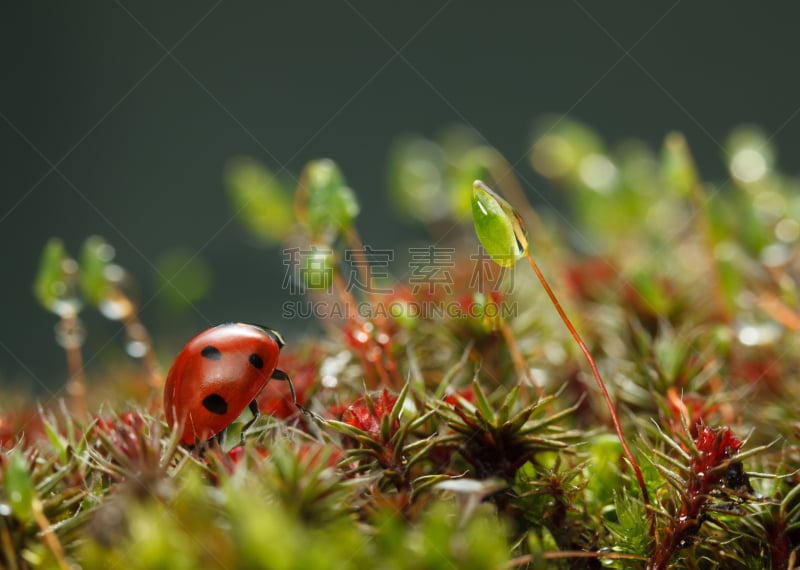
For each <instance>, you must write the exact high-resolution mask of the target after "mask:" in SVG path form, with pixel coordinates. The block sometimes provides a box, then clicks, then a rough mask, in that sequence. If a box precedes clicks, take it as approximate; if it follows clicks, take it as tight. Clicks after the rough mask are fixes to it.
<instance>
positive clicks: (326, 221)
mask: <svg viewBox="0 0 800 570" xmlns="http://www.w3.org/2000/svg"><path fill="white" fill-rule="evenodd" d="M295 199H296V202H295V204H296V209H297V213H298V218H299V219H300V222H301V223H303V224H304V225H305V226H306V229H307V230H308V232H309V233H310V234H311V235H312V236H315V237H319V236H324V235H325V234H327V233H328V232H331V231H332V232H335V233H339V232H343V231H347V230H349V229H350V227H351V226H352V225H353V220H355V218H356V216H357V215H358V212H359V206H358V201H357V200H356V196H355V194H354V193H353V191H352V190H351V189H350V188H349V187H348V186H347V183H346V182H345V179H344V176H343V175H342V172H341V171H340V170H339V167H338V166H337V165H336V163H335V162H333V161H332V160H328V159H323V160H314V161H312V162H309V163H308V164H307V165H306V167H305V168H304V169H303V174H302V175H301V176H300V183H299V185H298V187H297V196H296V197H295Z"/></svg>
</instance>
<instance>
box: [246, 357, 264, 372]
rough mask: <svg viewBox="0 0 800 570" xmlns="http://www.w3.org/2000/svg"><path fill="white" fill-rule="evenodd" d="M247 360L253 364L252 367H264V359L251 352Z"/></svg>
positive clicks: (259, 368)
mask: <svg viewBox="0 0 800 570" xmlns="http://www.w3.org/2000/svg"><path fill="white" fill-rule="evenodd" d="M248 360H249V361H250V364H252V365H253V368H257V369H258V370H261V369H262V368H264V360H263V359H262V358H261V357H260V356H259V355H257V354H251V355H250V357H249V358H248Z"/></svg>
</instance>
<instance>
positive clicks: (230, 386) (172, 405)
mask: <svg viewBox="0 0 800 570" xmlns="http://www.w3.org/2000/svg"><path fill="white" fill-rule="evenodd" d="M284 344H285V343H284V340H283V337H282V336H281V334H280V333H279V332H277V331H275V330H272V329H270V328H267V327H262V326H259V325H253V324H247V323H225V324H221V325H217V326H215V327H212V328H209V329H206V330H204V331H203V332H201V333H200V334H198V335H197V336H195V337H194V338H192V339H191V340H190V341H189V342H188V343H186V346H184V347H183V349H182V350H181V351H180V353H178V356H177V357H176V358H175V362H174V363H173V364H172V367H171V368H170V370H169V373H168V374H167V380H166V383H165V385H164V413H165V415H166V419H167V424H168V425H169V427H170V429H178V430H181V436H180V441H181V442H182V443H184V444H186V445H198V444H204V443H206V442H207V441H209V440H210V439H212V438H214V437H216V438H217V439H218V441H219V443H222V442H223V441H224V437H225V430H226V428H227V427H228V426H229V425H230V424H231V423H233V421H234V420H236V418H238V417H239V415H240V414H241V413H242V412H243V411H244V410H245V408H249V409H250V411H251V412H252V414H253V418H252V419H251V420H249V421H248V422H247V423H246V424H245V425H244V427H243V428H242V433H244V431H245V430H246V429H247V428H248V427H250V426H251V425H252V424H253V422H255V421H256V419H257V418H258V413H259V412H258V404H257V402H256V400H255V398H256V396H257V395H258V393H259V392H260V391H261V390H262V389H263V388H264V386H266V385H267V383H268V382H269V381H270V380H280V381H286V382H288V383H289V389H290V391H291V395H292V401H293V402H294V403H295V405H296V398H295V393H294V386H293V385H292V382H291V379H290V378H289V375H288V374H286V372H284V371H282V370H279V369H278V368H277V365H278V357H279V355H280V351H281V348H283V346H284Z"/></svg>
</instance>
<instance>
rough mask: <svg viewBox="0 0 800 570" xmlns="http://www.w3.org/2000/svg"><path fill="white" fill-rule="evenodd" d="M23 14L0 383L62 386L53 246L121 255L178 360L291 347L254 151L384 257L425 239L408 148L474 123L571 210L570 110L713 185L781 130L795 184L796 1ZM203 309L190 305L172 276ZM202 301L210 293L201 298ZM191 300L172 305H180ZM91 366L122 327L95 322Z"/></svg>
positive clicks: (5, 146)
mask: <svg viewBox="0 0 800 570" xmlns="http://www.w3.org/2000/svg"><path fill="white" fill-rule="evenodd" d="M507 4H508V7H502V5H497V4H495V5H493V7H492V8H487V6H488V4H487V3H484V2H452V1H450V2H442V1H430V0H429V1H425V2H408V1H407V2H402V3H400V2H397V3H388V2H366V1H363V0H350V1H343V2H339V1H327V2H302V1H298V2H285V3H263V2H230V1H228V2H225V1H221V0H219V1H217V0H213V1H207V0H192V1H191V2H189V1H180V2H170V3H167V4H165V3H155V2H153V3H132V2H127V1H125V2H123V1H111V2H98V1H94V0H87V1H84V2H79V3H58V2H48V3H13V4H10V3H6V4H5V5H4V6H3V7H2V8H0V61H1V62H2V79H1V80H0V81H1V82H2V83H0V85H1V86H2V87H1V88H0V151H1V154H0V156H2V158H1V159H0V161H1V162H0V164H1V165H2V166H1V167H0V252H2V254H1V255H2V256H1V257H0V260H2V266H0V267H1V269H0V271H2V278H1V279H0V299H1V300H0V385H2V386H7V385H8V384H9V383H15V384H18V385H23V386H27V387H29V388H30V390H31V391H41V390H45V389H52V390H55V389H57V388H60V387H61V386H62V385H63V383H64V379H65V377H66V363H65V359H64V353H63V351H62V350H61V349H60V348H59V347H58V346H57V345H56V343H55V341H54V334H53V327H54V325H55V323H56V317H55V316H54V315H53V314H51V313H48V312H46V311H45V310H44V309H42V308H41V307H40V306H39V305H38V303H37V302H36V300H35V299H34V297H33V295H32V283H33V279H34V276H35V273H36V268H37V266H38V263H39V256H40V253H41V251H42V248H43V246H44V245H45V243H46V242H47V240H48V239H49V238H51V237H52V236H58V237H60V238H62V239H63V240H64V244H65V246H66V248H67V249H68V250H69V251H70V253H72V254H73V255H77V254H78V252H79V250H80V247H81V244H82V243H83V241H84V239H85V238H86V237H87V236H89V235H93V234H99V235H102V236H103V237H105V238H106V239H107V240H108V242H109V243H111V244H113V246H114V248H115V250H116V258H115V259H116V261H117V262H118V263H119V264H120V265H122V266H124V267H125V268H126V269H127V270H128V271H129V272H130V274H131V275H132V276H133V277H134V279H135V281H136V283H137V287H138V296H139V299H140V301H141V303H142V310H141V318H142V321H143V322H144V324H145V325H147V326H148V328H150V329H151V331H152V332H153V334H154V336H155V337H156V340H157V343H158V346H159V351H160V353H161V356H162V360H163V361H164V363H165V365H168V363H169V359H170V358H171V354H174V352H173V351H175V350H177V349H178V348H180V346H181V345H182V343H183V342H185V340H186V339H188V337H189V336H191V335H192V334H194V333H195V332H197V331H199V330H200V329H202V328H204V327H205V326H208V325H209V324H212V323H217V322H222V321H231V320H245V321H253V322H263V323H265V324H270V325H272V326H274V327H276V328H279V329H281V330H284V331H287V336H288V337H289V340H290V342H291V341H292V339H296V338H299V337H300V336H301V335H302V334H304V333H307V332H308V330H310V328H311V327H313V324H312V323H311V322H301V323H297V322H295V323H285V322H281V318H280V302H281V300H283V299H284V298H285V292H284V291H282V288H281V283H282V280H283V277H284V272H285V267H284V265H283V264H282V259H281V251H280V249H279V248H277V247H266V246H264V245H263V244H261V243H260V242H259V241H258V240H256V239H254V238H253V237H252V236H251V235H250V234H249V233H248V232H247V231H246V230H245V229H244V228H243V227H242V224H241V223H239V221H238V220H237V219H236V216H235V215H234V210H233V209H232V208H231V206H230V203H229V199H228V196H227V195H226V192H225V184H224V171H225V166H226V164H227V163H228V161H229V160H230V159H231V158H233V157H236V156H249V157H253V158H255V159H257V160H258V161H260V162H262V163H263V164H264V165H265V166H266V167H268V168H269V169H271V170H272V171H273V172H275V173H279V174H280V176H282V177H285V178H287V179H289V180H291V179H292V177H296V176H297V175H298V173H299V172H300V170H301V169H302V167H303V165H304V164H305V163H306V162H307V161H309V160H311V159H315V158H320V157H330V158H332V159H334V160H335V161H337V162H338V163H339V165H340V167H341V168H342V170H343V172H344V174H345V176H346V178H347V180H348V182H349V184H350V186H351V187H352V188H353V189H354V191H355V192H356V194H357V196H358V199H359V201H360V203H361V206H362V216H361V217H359V219H358V221H357V224H358V227H359V230H360V232H361V235H362V237H363V239H364V241H365V243H367V244H370V245H371V246H373V247H375V248H383V249H386V248H392V247H396V246H398V245H401V244H405V243H407V242H409V241H411V240H413V239H415V236H420V235H423V234H422V231H421V229H420V228H418V227H416V226H414V225H409V224H407V223H404V222H403V221H401V220H400V219H399V217H398V216H397V215H395V214H393V213H392V211H391V209H389V208H387V207H386V203H387V195H386V186H387V184H386V177H387V168H386V166H387V153H388V152H389V149H390V146H391V144H392V141H393V140H395V139H396V137H397V136H399V135H401V134H403V133H406V132H418V133H422V134H425V135H433V134H435V133H436V132H437V131H438V130H439V129H441V128H442V127H444V126H446V125H449V124H453V123H461V124H466V125H468V126H470V127H472V128H473V129H475V130H476V131H477V132H478V133H480V135H481V136H482V137H483V138H484V139H485V140H486V141H487V142H488V143H489V144H491V145H493V146H495V147H496V148H497V149H499V150H500V151H501V152H502V153H503V154H504V155H505V157H506V158H507V159H508V160H509V161H510V162H511V163H512V164H514V165H515V170H516V171H517V174H518V176H519V178H520V179H521V181H522V182H523V186H524V189H525V191H526V192H527V194H528V197H529V198H530V200H531V202H533V203H534V204H541V205H545V206H547V205H553V204H555V205H557V204H558V202H559V199H558V196H557V194H556V192H555V190H554V189H552V188H550V187H548V185H547V184H545V183H544V181H543V180H542V179H541V178H539V177H537V176H536V175H535V173H534V172H533V170H532V169H531V166H530V162H529V160H528V155H529V153H530V146H531V142H532V141H531V125H532V124H533V121H534V120H535V119H536V118H537V117H539V116H541V115H543V114H545V113H552V112H555V113H565V114H567V115H569V116H570V117H573V118H576V119H578V120H581V121H583V122H585V123H587V124H588V125H590V126H591V127H593V128H595V129H596V130H597V131H598V133H599V134H600V135H601V136H603V137H604V138H606V139H607V140H610V141H618V140H620V139H622V138H625V137H636V138H639V139H642V140H644V141H647V142H648V143H650V144H652V145H654V146H656V147H658V146H659V145H660V144H661V141H662V140H663V137H664V135H665V134H666V133H668V132H669V131H672V130H678V131H681V132H683V133H684V134H685V135H686V137H687V139H688V141H689V144H690V145H691V148H692V151H693V153H694V156H695V158H696V160H697V162H698V163H699V166H700V168H701V171H702V172H703V175H704V177H706V178H709V179H724V178H725V177H726V169H725V163H724V160H723V158H722V146H723V141H724V140H725V137H726V136H727V134H728V133H729V132H730V131H731V130H732V129H733V128H734V127H736V126H738V125H741V124H743V123H753V124H756V125H758V126H760V127H761V128H763V130H764V132H765V133H766V134H767V136H769V137H772V142H773V143H774V144H775V145H776V146H777V148H778V149H779V152H780V155H779V157H778V162H779V164H780V165H781V166H782V167H783V168H784V169H785V170H787V171H788V172H789V173H796V171H797V166H796V161H795V157H796V156H797V154H798V151H799V150H800V117H798V115H800V90H799V88H800V83H799V82H798V78H797V75H795V72H792V71H791V65H792V64H791V62H792V61H794V60H795V59H796V57H797V55H798V53H800V49H798V48H799V47H800V46H799V45H798V43H799V42H800V40H798V34H797V31H796V28H797V22H798V16H800V7H798V6H797V5H795V4H794V3H783V4H782V5H780V6H777V7H776V6H771V7H770V10H766V9H757V8H755V7H754V6H753V4H752V3H745V2H726V3H725V4H724V5H723V4H720V3H705V4H702V5H697V4H693V3H688V2H683V3H681V2H675V3H669V2H666V3H659V4H658V6H653V5H652V4H650V3H648V4H647V5H640V3H634V2H625V3H614V5H613V6H607V5H603V6H602V7H601V6H598V5H597V3H590V2H584V1H581V2H578V1H574V2H550V3H546V4H542V3H524V5H523V3H513V4H512V3H507ZM187 259H193V262H192V265H191V266H190V267H188V268H187V269H186V270H184V271H183V272H182V275H178V276H176V277H175V285H176V287H179V288H180V287H185V288H186V294H187V296H189V297H192V296H193V295H194V294H197V297H198V298H197V300H196V301H194V302H193V303H192V304H191V305H188V306H185V307H183V308H182V309H181V308H180V307H176V306H174V304H170V303H171V301H170V295H169V289H170V288H169V287H167V288H164V287H163V285H164V282H165V281H164V280H165V279H172V278H173V276H175V273H176V272H177V271H178V269H180V268H181V267H183V266H184V263H185V261H186V260H187ZM198 285H201V287H199V290H197V291H190V290H192V288H195V289H197V288H198V287H197V286H198ZM174 297H175V296H174V295H172V299H173V300H174ZM85 313H86V315H85V321H86V327H87V330H88V331H89V337H88V338H87V344H86V347H85V357H86V359H87V361H89V367H90V369H94V370H102V367H103V363H104V362H106V361H108V360H109V359H111V358H113V357H114V355H115V354H118V353H119V352H120V346H119V345H120V343H119V341H118V340H115V339H118V338H119V337H118V336H116V337H115V335H117V333H118V332H119V330H120V327H119V325H118V324H115V323H113V322H109V321H105V320H103V319H102V318H101V317H99V316H97V315H96V314H93V313H92V311H88V310H87V311H85Z"/></svg>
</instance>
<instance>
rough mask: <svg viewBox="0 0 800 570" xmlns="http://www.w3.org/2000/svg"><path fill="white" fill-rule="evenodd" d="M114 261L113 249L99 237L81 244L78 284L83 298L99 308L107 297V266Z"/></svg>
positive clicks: (91, 237) (93, 237)
mask: <svg viewBox="0 0 800 570" xmlns="http://www.w3.org/2000/svg"><path fill="white" fill-rule="evenodd" d="M113 259H114V248H113V247H111V245H109V244H108V242H107V241H106V240H104V239H103V238H102V237H100V236H90V237H88V238H86V241H84V242H83V248H82V249H81V256H80V264H81V270H80V282H81V290H82V291H83V296H84V298H85V299H86V300H87V301H88V302H89V303H91V304H92V305H93V306H95V307H99V306H100V304H101V303H102V302H103V300H104V299H106V298H107V297H108V292H109V287H110V285H109V283H108V279H107V278H106V269H107V267H108V264H109V263H111V261H112V260H113Z"/></svg>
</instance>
